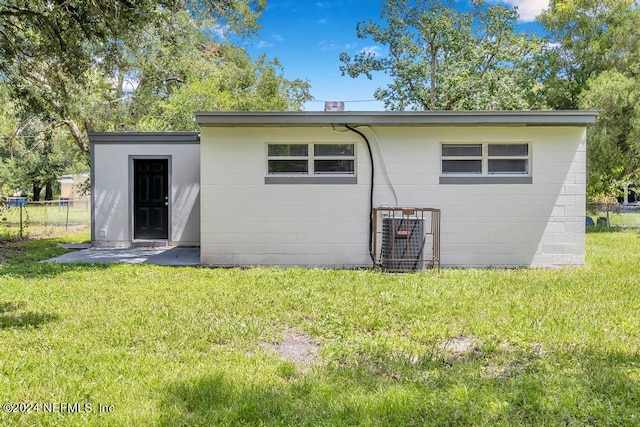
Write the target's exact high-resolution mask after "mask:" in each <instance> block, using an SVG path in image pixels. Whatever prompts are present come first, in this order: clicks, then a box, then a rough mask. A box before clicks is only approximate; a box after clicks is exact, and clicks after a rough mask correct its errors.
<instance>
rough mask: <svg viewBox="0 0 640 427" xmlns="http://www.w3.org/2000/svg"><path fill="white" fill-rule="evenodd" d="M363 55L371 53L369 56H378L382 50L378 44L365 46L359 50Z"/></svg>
mask: <svg viewBox="0 0 640 427" xmlns="http://www.w3.org/2000/svg"><path fill="white" fill-rule="evenodd" d="M360 53H361V54H363V55H371V56H380V55H381V54H382V52H381V51H380V46H365V47H363V48H362V50H361V51H360Z"/></svg>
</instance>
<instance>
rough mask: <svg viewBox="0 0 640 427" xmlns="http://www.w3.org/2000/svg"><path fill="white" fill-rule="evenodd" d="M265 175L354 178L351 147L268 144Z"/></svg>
mask: <svg viewBox="0 0 640 427" xmlns="http://www.w3.org/2000/svg"><path fill="white" fill-rule="evenodd" d="M267 173H268V174H269V175H355V144H322V143H309V144H296V143H291V144H268V145H267Z"/></svg>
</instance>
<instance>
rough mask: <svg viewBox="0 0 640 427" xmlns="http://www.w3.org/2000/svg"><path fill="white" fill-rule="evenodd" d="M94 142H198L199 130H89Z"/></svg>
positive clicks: (91, 141) (91, 140)
mask: <svg viewBox="0 0 640 427" xmlns="http://www.w3.org/2000/svg"><path fill="white" fill-rule="evenodd" d="M89 142H90V143H91V144H92V145H94V144H200V132H89Z"/></svg>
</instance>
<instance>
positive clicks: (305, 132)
mask: <svg viewBox="0 0 640 427" xmlns="http://www.w3.org/2000/svg"><path fill="white" fill-rule="evenodd" d="M360 130H361V131H363V132H364V133H365V134H366V135H367V136H368V137H369V139H370V140H371V142H372V144H373V147H374V156H375V165H376V177H375V180H376V188H375V198H374V206H394V205H398V206H416V207H435V208H440V209H442V229H441V242H442V243H441V246H442V247H441V258H442V264H443V265H445V266H545V267H546V266H564V265H581V264H583V263H584V214H585V172H586V167H585V164H586V161H585V160H586V154H585V149H586V145H585V139H586V133H585V129H584V128H583V127H515V126H512V127H375V128H372V129H367V128H360ZM201 134H202V141H201V146H200V148H201V156H200V161H201V192H202V196H201V197H202V204H201V250H202V255H201V261H202V263H203V264H209V265H304V266H345V267H354V266H370V265H371V262H370V259H369V254H368V203H369V174H370V166H369V159H368V155H367V150H366V146H365V145H364V143H363V142H362V140H361V139H360V137H359V136H357V135H355V134H353V133H350V132H344V133H338V132H336V131H334V130H333V129H332V128H331V127H328V128H319V127H310V128H291V127H281V128H280V127H263V128H260V127H255V128H249V127H245V128H239V127H238V128H217V127H216V128H207V127H203V128H202V132H201ZM279 142H280V143H286V142H291V143H296V142H298V143H300V142H302V143H307V142H350V143H356V144H357V153H356V156H357V157H356V164H357V166H356V173H357V176H358V183H357V184H326V185H319V184H315V185H301V184H265V182H264V177H265V175H266V170H267V169H266V168H267V160H266V147H267V143H279ZM443 142H529V143H530V150H531V171H532V177H533V178H532V183H531V184H471V185H451V184H440V183H439V178H440V162H441V158H440V145H441V144H442V143H443ZM382 158H384V161H385V164H386V169H387V170H388V174H389V176H388V177H387V176H385V174H383V172H382V171H383V168H382ZM389 181H390V182H389ZM391 185H393V188H394V189H395V193H396V194H397V196H398V200H397V201H396V200H395V197H394V195H393V192H392V191H391Z"/></svg>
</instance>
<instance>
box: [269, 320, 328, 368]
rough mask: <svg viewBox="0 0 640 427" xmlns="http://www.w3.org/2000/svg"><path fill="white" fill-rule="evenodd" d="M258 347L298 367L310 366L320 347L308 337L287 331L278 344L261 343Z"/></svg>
mask: <svg viewBox="0 0 640 427" xmlns="http://www.w3.org/2000/svg"><path fill="white" fill-rule="evenodd" d="M260 347H262V348H266V349H269V350H272V351H275V352H277V353H278V354H280V357H281V358H282V359H283V360H286V361H290V362H294V363H296V364H300V365H310V364H312V363H313V362H315V361H316V359H317V358H318V351H319V350H320V346H319V345H318V344H316V343H315V342H313V340H312V339H311V337H310V336H308V335H305V334H302V333H300V332H296V331H293V330H290V329H289V330H287V331H286V332H285V333H284V337H283V338H282V340H281V341H280V342H275V343H273V342H261V343H260Z"/></svg>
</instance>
